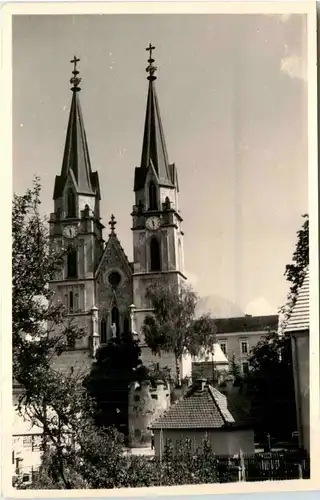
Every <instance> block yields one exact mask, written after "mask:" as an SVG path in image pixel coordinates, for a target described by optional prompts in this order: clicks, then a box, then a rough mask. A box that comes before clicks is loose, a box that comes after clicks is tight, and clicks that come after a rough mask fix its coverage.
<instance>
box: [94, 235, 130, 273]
mask: <svg viewBox="0 0 320 500" xmlns="http://www.w3.org/2000/svg"><path fill="white" fill-rule="evenodd" d="M109 253H110V254H111V256H113V258H115V259H116V260H117V266H118V267H120V268H122V269H123V270H125V271H126V274H127V276H131V275H132V265H131V263H130V262H129V259H128V257H127V255H126V254H125V252H124V249H123V248H122V246H121V243H120V241H119V239H118V237H117V235H116V233H114V232H111V234H110V235H109V238H108V240H107V242H106V245H105V248H104V251H103V254H102V257H101V259H100V262H99V265H98V267H97V271H96V276H98V275H99V273H100V271H101V269H102V267H104V264H106V266H107V267H115V266H114V263H111V264H110V263H109V262H108V254H109ZM106 260H107V262H106Z"/></svg>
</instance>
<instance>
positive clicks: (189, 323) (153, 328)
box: [142, 281, 216, 385]
mask: <svg viewBox="0 0 320 500" xmlns="http://www.w3.org/2000/svg"><path fill="white" fill-rule="evenodd" d="M147 298H148V299H149V300H150V302H151V305H152V308H153V315H152V316H151V315H148V316H146V318H145V321H144V324H143V327H142V331H143V334H144V337H145V341H146V343H147V345H148V346H149V347H150V349H151V350H152V352H153V353H154V354H157V355H161V351H164V352H170V353H173V354H174V357H175V365H176V374H175V375H176V381H177V384H178V385H180V383H181V377H180V366H179V362H180V360H181V358H182V356H183V355H184V354H185V353H189V354H190V355H192V356H195V355H197V354H198V353H199V352H200V350H201V349H203V348H207V347H212V344H213V342H214V339H215V332H216V329H215V324H214V321H213V319H212V318H211V317H210V316H209V315H202V316H201V317H199V318H196V317H195V310H196V306H197V303H198V300H199V299H198V296H197V294H196V293H195V292H194V291H193V290H192V289H191V287H188V286H186V285H172V284H171V285H170V284H166V283H163V282H161V281H157V282H155V283H154V284H153V285H152V286H150V287H149V288H148V290H147Z"/></svg>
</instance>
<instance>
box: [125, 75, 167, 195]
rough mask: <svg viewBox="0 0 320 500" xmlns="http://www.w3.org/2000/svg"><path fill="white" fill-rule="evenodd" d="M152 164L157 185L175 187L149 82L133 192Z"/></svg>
mask: <svg viewBox="0 0 320 500" xmlns="http://www.w3.org/2000/svg"><path fill="white" fill-rule="evenodd" d="M151 162H152V164H153V166H154V169H155V171H156V174H157V176H158V180H159V184H162V185H163V184H164V185H170V186H173V185H175V181H176V179H175V177H176V169H175V166H174V165H170V164H169V161H168V153H167V147H166V143H165V138H164V132H163V127H162V121H161V117H160V109H159V103H158V97H157V93H156V88H155V84H154V81H153V80H150V81H149V88H148V98H147V109H146V117H145V124H144V134H143V145H142V154H141V163H140V167H136V169H135V182H134V190H135V191H137V190H139V189H142V188H143V186H144V182H145V178H146V175H147V171H148V168H149V167H150V164H151Z"/></svg>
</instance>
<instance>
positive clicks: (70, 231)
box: [63, 226, 78, 239]
mask: <svg viewBox="0 0 320 500" xmlns="http://www.w3.org/2000/svg"><path fill="white" fill-rule="evenodd" d="M77 232H78V230H77V228H76V226H66V227H65V228H64V230H63V236H64V237H65V238H68V239H72V238H75V237H76V236H77Z"/></svg>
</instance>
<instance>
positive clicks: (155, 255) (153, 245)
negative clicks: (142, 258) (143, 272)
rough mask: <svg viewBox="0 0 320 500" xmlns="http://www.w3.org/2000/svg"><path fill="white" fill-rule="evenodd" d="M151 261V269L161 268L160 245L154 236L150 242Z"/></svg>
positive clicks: (157, 269) (158, 269)
mask: <svg viewBox="0 0 320 500" xmlns="http://www.w3.org/2000/svg"><path fill="white" fill-rule="evenodd" d="M150 262H151V265H150V270H151V271H160V270H161V259H160V245H159V242H158V240H157V239H156V238H152V240H151V242H150Z"/></svg>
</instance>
